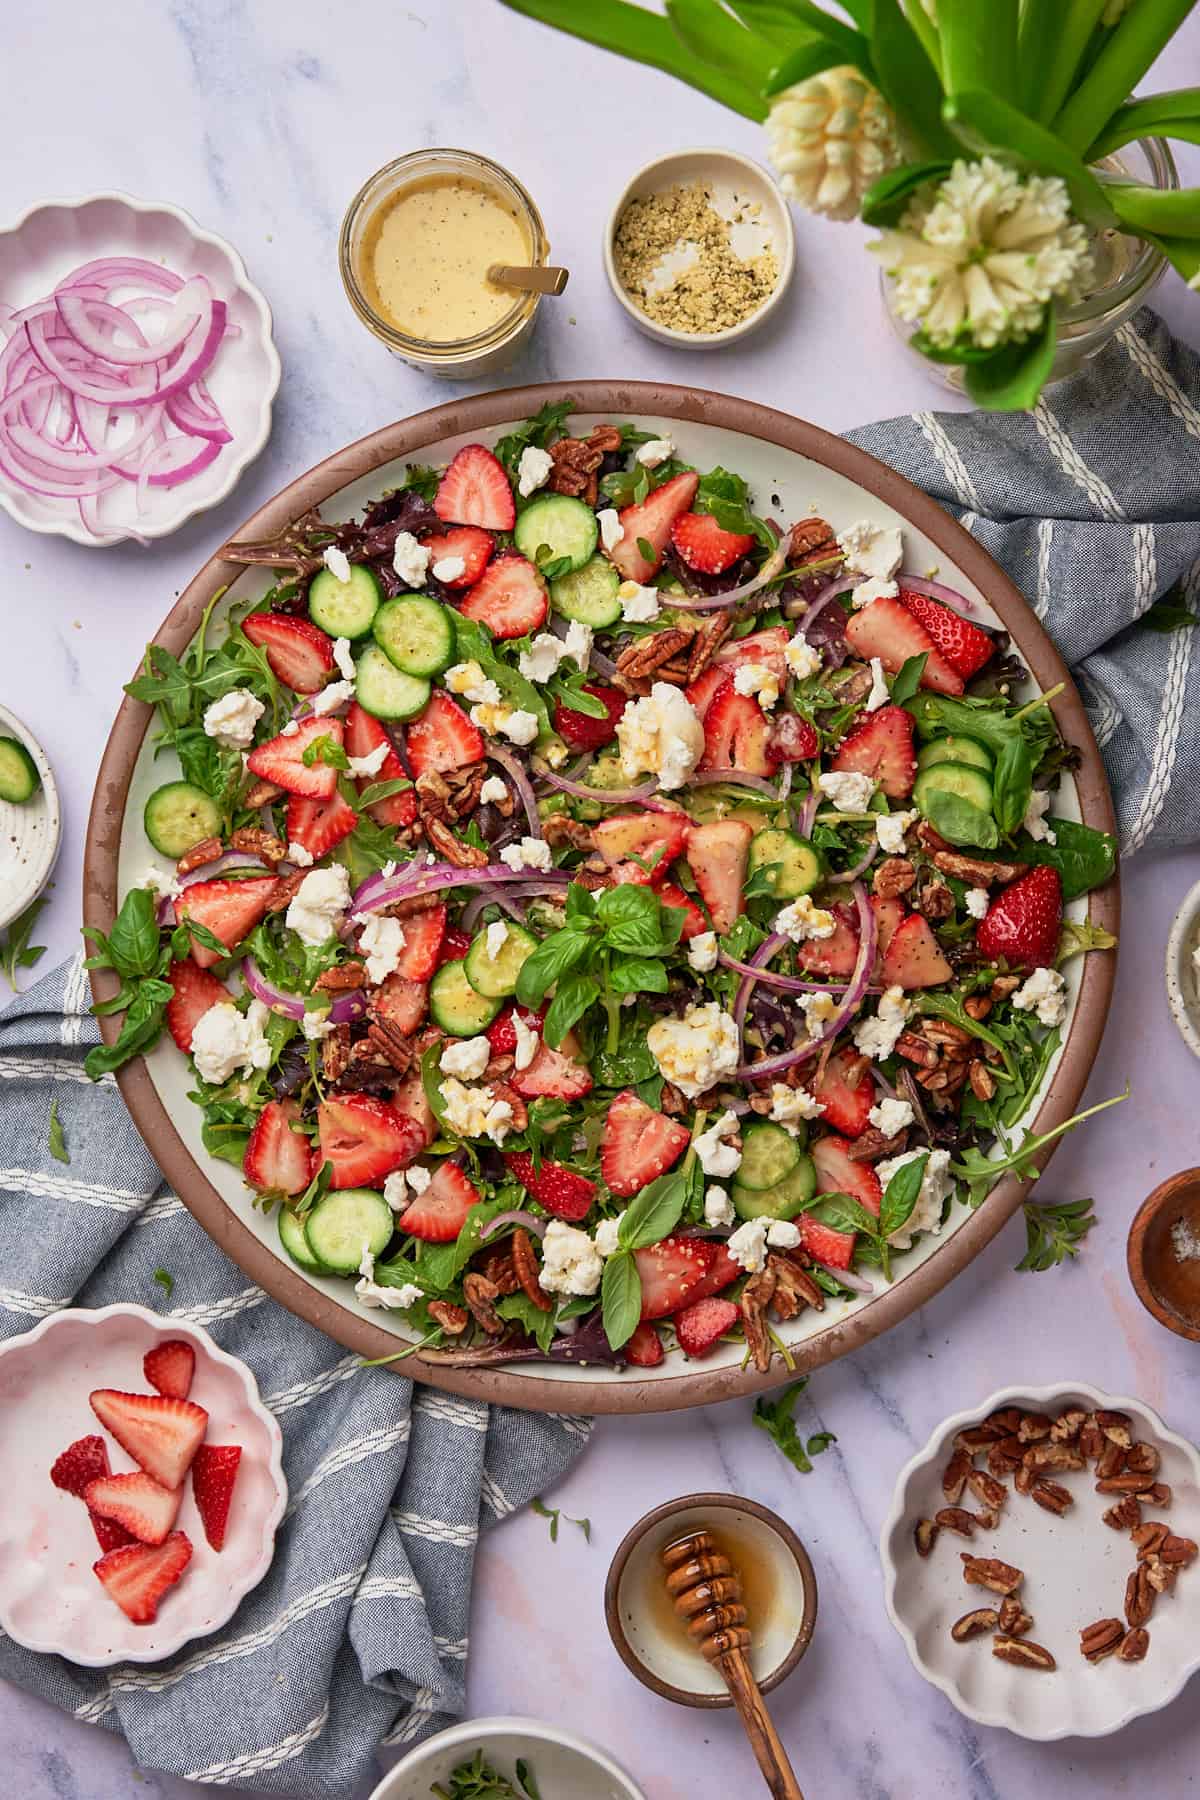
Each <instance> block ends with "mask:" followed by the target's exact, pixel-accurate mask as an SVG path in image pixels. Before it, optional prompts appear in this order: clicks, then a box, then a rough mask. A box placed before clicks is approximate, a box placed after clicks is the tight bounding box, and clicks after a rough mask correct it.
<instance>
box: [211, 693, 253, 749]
mask: <svg viewBox="0 0 1200 1800" xmlns="http://www.w3.org/2000/svg"><path fill="white" fill-rule="evenodd" d="M266 710H267V709H266V707H265V706H264V705H263V703H262V701H261V700H259V699H258V698H257V696H256V695H254V694H252V693H251V692H250V689H249V688H232V689H231V690H230V692H229V693H228V694H222V695H221V698H220V699H219V700H214V701H213V703H212V705H211V706H206V707H205V709H204V735H205V737H210V738H212V739H213V740H214V742H215V743H218V744H220V745H221V746H222V748H223V749H226V750H247V749H249V747H250V745H251V744H252V743H253V742H254V727H255V726H256V725H257V724H258V721H259V720H260V719H261V718H262V716H263V714H264V713H265V712H266Z"/></svg>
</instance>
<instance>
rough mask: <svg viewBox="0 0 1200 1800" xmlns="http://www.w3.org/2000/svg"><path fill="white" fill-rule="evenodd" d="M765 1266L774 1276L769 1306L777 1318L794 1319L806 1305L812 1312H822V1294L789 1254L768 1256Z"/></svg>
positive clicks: (823, 1308) (823, 1304)
mask: <svg viewBox="0 0 1200 1800" xmlns="http://www.w3.org/2000/svg"><path fill="white" fill-rule="evenodd" d="M767 1267H768V1268H769V1269H771V1271H772V1272H773V1274H774V1276H775V1292H774V1293H773V1294H772V1296H771V1306H772V1308H773V1310H774V1311H775V1312H776V1314H777V1315H778V1316H779V1318H781V1319H794V1318H795V1317H796V1315H797V1313H800V1312H803V1310H804V1308H805V1307H806V1306H811V1307H812V1308H813V1310H814V1312H824V1310H825V1296H824V1294H823V1293H822V1292H821V1290H820V1288H819V1287H818V1286H817V1284H816V1282H815V1281H814V1280H813V1278H812V1276H811V1275H809V1274H808V1273H807V1271H806V1270H804V1269H802V1268H801V1267H800V1265H799V1264H798V1263H795V1262H793V1261H792V1259H791V1257H790V1256H776V1255H771V1256H768V1258H767Z"/></svg>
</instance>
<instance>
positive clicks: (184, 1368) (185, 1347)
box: [142, 1338, 196, 1400]
mask: <svg viewBox="0 0 1200 1800" xmlns="http://www.w3.org/2000/svg"><path fill="white" fill-rule="evenodd" d="M142 1373H143V1375H144V1376H145V1377H146V1380H147V1381H148V1382H149V1384H150V1386H151V1387H152V1388H154V1389H155V1390H156V1391H157V1392H158V1393H160V1394H166V1396H167V1398H168V1399H170V1400H186V1399H187V1397H188V1395H189V1394H190V1393H191V1391H192V1377H193V1375H194V1374H195V1373H196V1352H195V1351H194V1350H193V1348H192V1346H191V1345H190V1344H188V1343H185V1342H184V1340H183V1339H182V1338H166V1339H165V1340H164V1341H163V1342H162V1343H161V1344H155V1346H154V1348H153V1350H147V1352H146V1354H145V1356H144V1357H143V1358H142Z"/></svg>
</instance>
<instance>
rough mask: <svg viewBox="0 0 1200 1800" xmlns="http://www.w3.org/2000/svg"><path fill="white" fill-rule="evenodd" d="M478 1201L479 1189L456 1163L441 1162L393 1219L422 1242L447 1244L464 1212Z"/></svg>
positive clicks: (464, 1221)
mask: <svg viewBox="0 0 1200 1800" xmlns="http://www.w3.org/2000/svg"><path fill="white" fill-rule="evenodd" d="M478 1203H479V1191H478V1189H477V1188H475V1187H474V1186H473V1185H472V1183H471V1182H469V1181H468V1180H467V1178H466V1176H465V1175H464V1174H463V1172H462V1170H461V1169H460V1168H459V1167H458V1165H457V1163H452V1162H444V1163H442V1164H441V1166H440V1167H439V1169H438V1171H437V1174H436V1175H435V1176H434V1178H433V1180H432V1181H431V1182H430V1184H429V1186H428V1187H427V1188H426V1189H425V1192H424V1193H423V1194H418V1195H417V1197H416V1199H415V1200H414V1201H413V1202H412V1204H411V1205H410V1206H409V1207H407V1208H406V1210H405V1211H404V1212H402V1213H401V1215H400V1217H399V1219H398V1220H397V1221H396V1222H397V1224H398V1225H399V1227H400V1229H401V1231H407V1232H410V1233H411V1234H412V1236H413V1237H415V1238H420V1239H421V1240H422V1242H423V1243H426V1244H449V1243H452V1242H453V1241H454V1239H455V1238H456V1237H457V1236H458V1234H459V1232H460V1231H461V1230H462V1228H463V1226H464V1225H465V1223H466V1219H467V1214H468V1213H469V1212H470V1210H471V1208H472V1207H473V1206H477V1205H478Z"/></svg>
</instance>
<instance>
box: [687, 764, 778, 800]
mask: <svg viewBox="0 0 1200 1800" xmlns="http://www.w3.org/2000/svg"><path fill="white" fill-rule="evenodd" d="M718 781H721V782H725V783H727V784H728V785H731V786H733V787H747V788H753V789H754V791H755V793H758V794H765V795H766V796H767V798H768V799H770V800H780V801H782V800H784V799H786V797H787V790H786V789H784V791H783V792H782V793H781V792H780V790H779V788H777V787H776V786H775V785H774V783H773V782H770V781H768V780H767V779H766V777H765V776H763V775H747V774H745V772H744V771H743V770H741V769H700V770H699V771H697V772H695V773H693V774H691V775H689V776H688V778H687V783H686V785H687V786H688V787H709V786H711V785H712V784H713V783H714V782H718ZM788 785H789V787H790V785H791V784H790V782H789V784H788Z"/></svg>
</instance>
